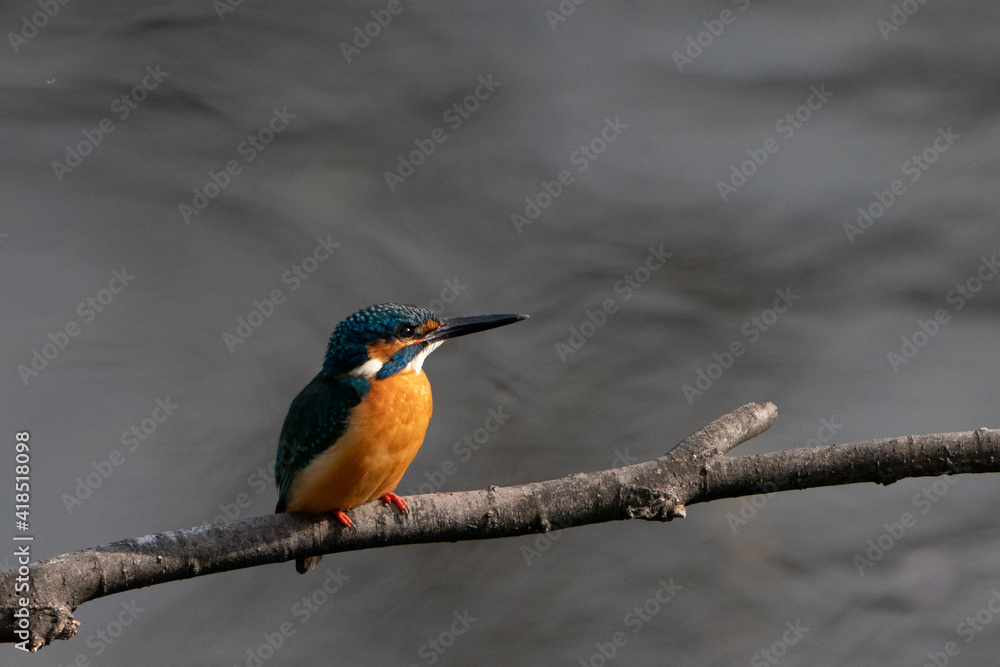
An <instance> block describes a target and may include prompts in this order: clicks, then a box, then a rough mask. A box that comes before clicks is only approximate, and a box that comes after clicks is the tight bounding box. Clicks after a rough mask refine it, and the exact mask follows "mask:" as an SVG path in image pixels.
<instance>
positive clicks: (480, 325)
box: [423, 315, 528, 343]
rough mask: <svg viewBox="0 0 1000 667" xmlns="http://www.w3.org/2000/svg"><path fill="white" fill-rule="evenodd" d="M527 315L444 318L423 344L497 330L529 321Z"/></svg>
mask: <svg viewBox="0 0 1000 667" xmlns="http://www.w3.org/2000/svg"><path fill="white" fill-rule="evenodd" d="M527 318H528V316H527V315H475V316H473V317H442V318H441V319H440V320H438V321H439V322H440V323H441V326H439V327H438V328H437V329H435V330H434V331H432V332H430V334H428V335H427V338H424V340H423V342H425V343H433V342H434V341H438V340H447V339H448V338H455V337H456V336H464V335H465V334H471V333H476V332H477V331H486V330H487V329H495V328H496V327H502V326H504V325H505V324H513V323H514V322H520V321H521V320H524V319H527Z"/></svg>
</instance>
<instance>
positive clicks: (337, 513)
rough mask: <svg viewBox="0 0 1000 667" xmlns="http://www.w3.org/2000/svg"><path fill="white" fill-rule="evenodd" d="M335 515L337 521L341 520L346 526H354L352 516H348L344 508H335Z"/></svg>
mask: <svg viewBox="0 0 1000 667" xmlns="http://www.w3.org/2000/svg"><path fill="white" fill-rule="evenodd" d="M333 516H335V517H336V518H337V521H339V522H340V523H341V524H342V525H343V526H344V527H345V528H354V522H353V521H351V517H349V516H347V512H344V511H343V510H334V511H333Z"/></svg>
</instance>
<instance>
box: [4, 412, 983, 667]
mask: <svg viewBox="0 0 1000 667" xmlns="http://www.w3.org/2000/svg"><path fill="white" fill-rule="evenodd" d="M776 418H777V408H776V407H775V406H774V404H772V403H763V404H761V403H750V404H748V405H745V406H743V407H742V408H739V409H738V410H735V411H733V412H731V413H729V414H727V415H725V416H723V417H721V418H719V419H717V420H715V421H714V422H712V423H711V424H709V425H707V426H706V427H705V428H703V429H701V430H700V431H697V432H696V433H694V434H692V435H691V436H689V437H688V438H686V439H685V440H684V441H683V442H681V443H680V444H678V445H677V446H676V447H674V448H673V449H672V450H670V451H669V452H668V453H667V454H665V455H664V456H662V457H660V458H657V459H655V460H653V461H648V462H645V463H638V464H635V465H629V466H625V467H622V468H614V469H611V470H602V471H597V472H590V473H578V474H575V475H570V476H568V477H563V478H561V479H555V480H549V481H546V482H536V483H532V484H522V485H519V486H510V487H503V488H500V487H495V486H494V487H490V488H489V489H484V490H480V491H466V492H462V493H433V494H428V495H421V496H409V497H407V502H408V503H409V506H410V512H409V513H408V514H406V515H402V514H401V513H400V512H399V511H398V510H396V509H395V508H392V507H385V506H382V505H380V504H379V503H369V504H368V505H364V506H362V507H359V508H356V509H354V510H352V511H351V514H352V517H353V519H354V522H355V525H356V526H357V528H356V529H344V528H343V527H341V526H340V524H339V523H338V522H337V521H335V520H331V519H330V518H329V517H307V516H301V515H294V514H277V515H267V516H261V517H254V518H250V519H244V520H241V521H233V522H230V523H224V524H215V525H211V526H201V527H198V528H189V529H185V530H176V531H171V532H168V533H159V534H156V535H148V536H145V537H140V538H135V539H127V540H121V541H119V542H114V543H111V544H107V545H104V546H100V547H94V548H91V549H86V550H83V551H77V552H74V553H70V554H65V555H62V556H57V557H55V558H50V559H48V560H45V561H40V562H37V563H32V564H31V565H30V566H29V574H28V578H29V580H30V583H31V592H30V596H29V597H30V599H31V603H30V605H29V607H28V608H29V611H30V615H31V616H30V621H31V622H30V637H29V638H28V640H27V641H28V643H27V646H28V647H29V648H30V649H31V650H37V649H39V648H41V647H42V646H45V645H47V644H49V643H51V642H52V641H53V640H56V639H69V638H71V637H73V636H74V635H75V634H76V632H77V630H78V628H79V622H78V621H76V620H75V619H74V618H73V612H74V611H75V610H76V608H77V607H78V606H79V605H81V604H83V603H84V602H87V601H88V600H94V599H96V598H99V597H103V596H105V595H112V594H114V593H121V592H123V591H127V590H132V589H135V588H141V587H143V586H152V585H154V584H161V583H165V582H168V581H176V580H179V579H188V578H191V577H197V576H202V575H206V574H213V573H215V572H226V571H228V570H235V569H239V568H245V567H253V566H256V565H264V564H267V563H281V562H285V561H290V560H294V559H295V558H296V557H299V556H315V555H319V554H328V553H336V552H339V551H352V550H357V549H370V548H373V547H386V546H393V545H397V544H415V543H424V542H456V541H459V540H481V539H492V538H498V537H510V536H514V535H526V534H532V533H543V532H548V531H551V530H559V529H564V528H570V527H573V526H582V525H587V524H592V523H601V522H604V521H618V520H624V519H647V520H655V521H669V520H671V519H673V518H675V517H683V516H684V515H685V507H686V506H687V505H693V504H695V503H703V502H708V501H711V500H716V499H719V498H736V497H740V496H748V495H754V494H758V493H762V492H765V491H766V492H776V491H787V490H791V489H806V488H812V487H820V486H832V485H837V484H856V483H860V482H874V483H878V484H892V483H893V482H895V481H897V480H900V479H903V478H906V477H926V476H936V475H954V474H959V473H983V472H998V471H1000V431H998V430H995V429H979V430H977V431H966V432H962V433H941V434H934V435H921V436H905V437H900V438H890V439H885V440H873V441H869V442H863V443H855V444H845V445H830V446H826V447H813V448H803V449H793V450H788V451H780V452H773V453H770V454H758V455H754V456H743V457H730V456H726V453H727V452H728V451H729V450H731V449H732V448H734V447H736V446H737V445H739V444H740V443H742V442H746V441H747V440H749V439H750V438H753V437H755V436H757V435H759V434H761V433H763V432H764V431H766V430H767V429H768V428H770V427H771V425H772V424H773V423H774V421H775V419H776ZM17 577H18V572H17V571H16V570H13V571H10V572H5V573H3V574H0V641H3V642H21V641H22V638H21V637H18V636H17V634H15V630H16V629H17V626H16V622H15V621H16V619H15V618H14V612H15V610H16V608H17V602H18V600H17V598H18V597H19V596H21V595H23V594H16V593H15V592H14V584H15V581H16V578H17Z"/></svg>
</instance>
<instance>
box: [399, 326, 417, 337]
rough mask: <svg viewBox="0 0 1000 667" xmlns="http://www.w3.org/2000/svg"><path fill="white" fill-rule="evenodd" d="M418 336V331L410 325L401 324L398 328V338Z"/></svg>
mask: <svg viewBox="0 0 1000 667" xmlns="http://www.w3.org/2000/svg"><path fill="white" fill-rule="evenodd" d="M416 335H417V330H416V329H415V328H413V326H412V325H409V324H400V325H399V326H398V327H396V338H413V337H414V336H416Z"/></svg>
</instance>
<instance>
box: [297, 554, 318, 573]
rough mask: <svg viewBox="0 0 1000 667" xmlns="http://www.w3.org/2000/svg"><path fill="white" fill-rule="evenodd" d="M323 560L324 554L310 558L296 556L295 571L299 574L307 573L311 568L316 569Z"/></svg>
mask: <svg viewBox="0 0 1000 667" xmlns="http://www.w3.org/2000/svg"><path fill="white" fill-rule="evenodd" d="M321 560H323V557H322V556H311V557H310V558H296V559H295V571H296V572H298V573H299V574H305V573H306V572H308V571H309V570H315V569H316V566H317V565H319V562H320V561H321Z"/></svg>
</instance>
